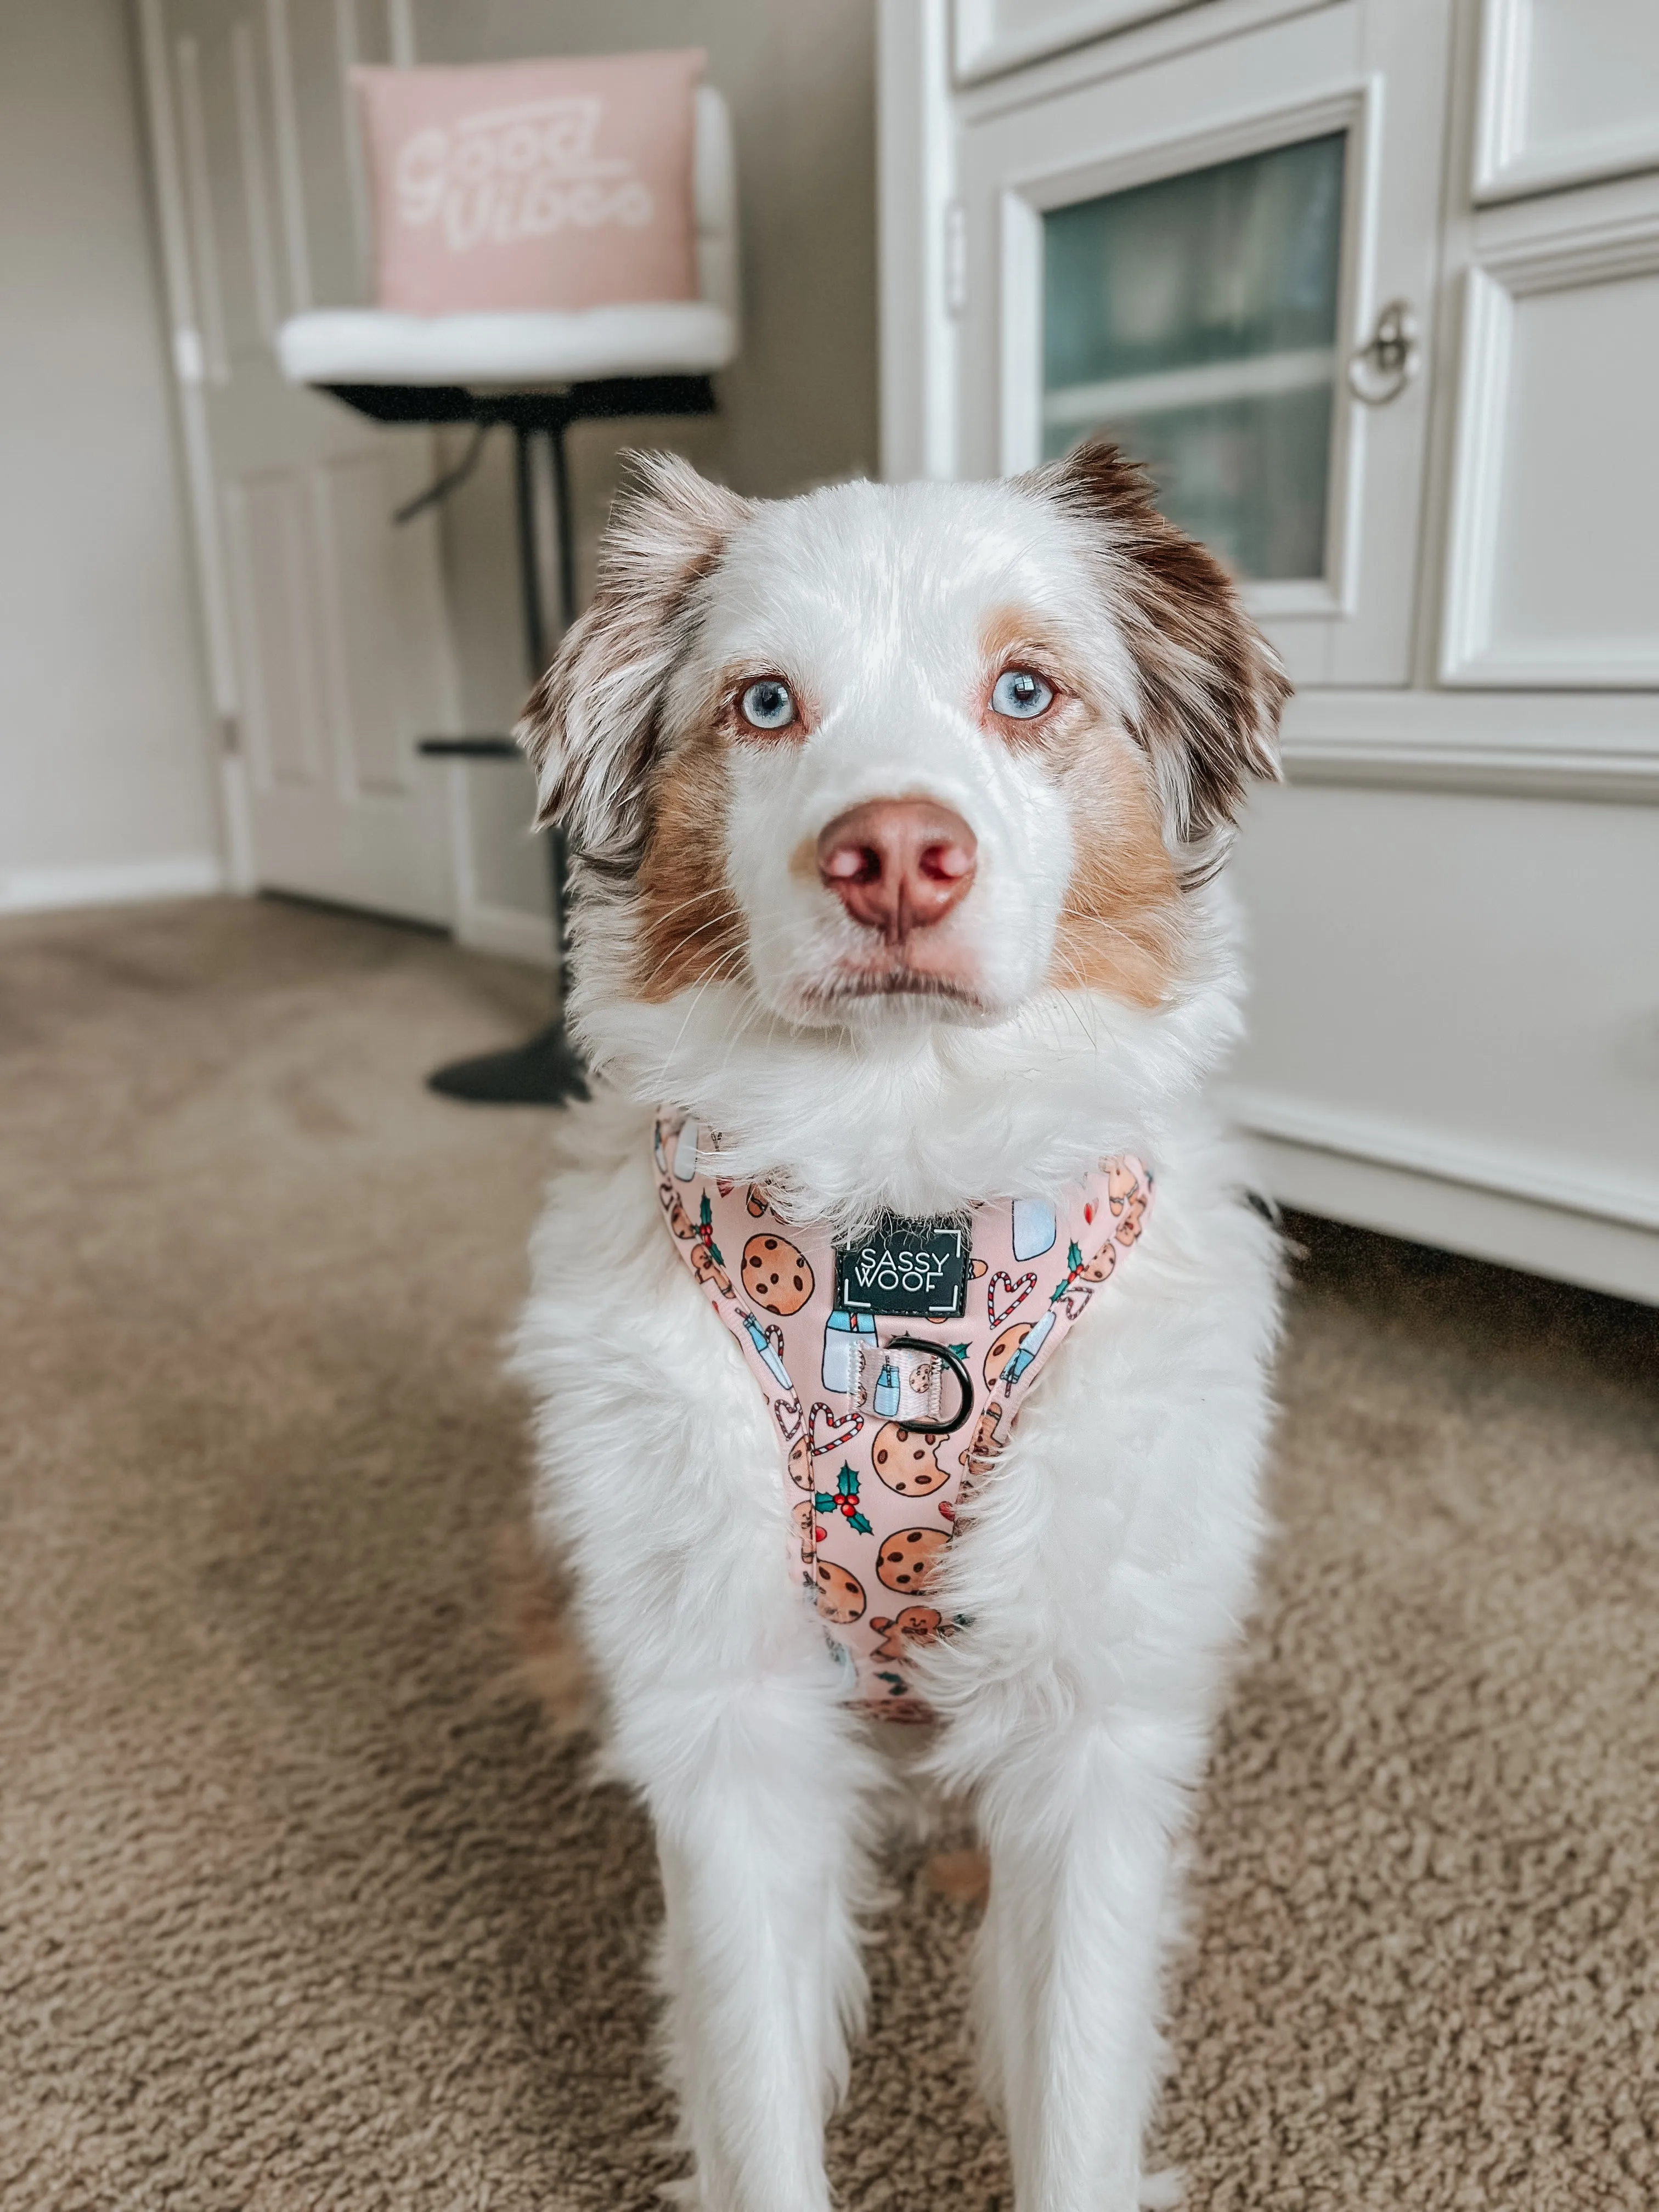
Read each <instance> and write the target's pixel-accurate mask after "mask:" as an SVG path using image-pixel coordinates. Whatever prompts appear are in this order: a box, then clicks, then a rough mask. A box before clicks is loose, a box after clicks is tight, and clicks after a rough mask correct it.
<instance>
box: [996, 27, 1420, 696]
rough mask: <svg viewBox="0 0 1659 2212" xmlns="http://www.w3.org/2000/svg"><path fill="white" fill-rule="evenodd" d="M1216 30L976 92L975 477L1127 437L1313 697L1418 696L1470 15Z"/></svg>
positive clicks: (1113, 47)
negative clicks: (1431, 469)
mask: <svg viewBox="0 0 1659 2212" xmlns="http://www.w3.org/2000/svg"><path fill="white" fill-rule="evenodd" d="M1137 12H1146V13H1150V12H1152V11H1151V10H1146V11H1137ZM1209 13H1210V10H1209V9H1208V8H1200V9H1193V10H1191V11H1189V13H1188V14H1185V15H1182V17H1181V18H1180V21H1181V23H1182V25H1183V26H1186V25H1193V26H1194V28H1193V31H1192V34H1191V42H1189V43H1187V44H1185V45H1183V46H1182V47H1180V48H1179V49H1176V50H1174V51H1170V52H1165V53H1164V56H1163V58H1154V59H1152V60H1148V59H1147V58H1146V52H1145V51H1144V50H1129V49H1125V48H1124V47H1123V45H1122V42H1121V41H1120V40H1105V41H1103V42H1102V43H1101V44H1099V45H1097V46H1091V47H1088V48H1085V49H1084V50H1082V51H1080V52H1077V53H1075V54H1073V55H1071V56H1069V57H1064V58H1060V59H1057V60H1055V61H1053V62H1050V63H1048V64H1046V65H1045V67H1044V68H1043V69H1042V71H1041V72H1040V74H1039V73H1033V72H1018V71H1016V72H1013V73H1011V74H1010V75H1008V76H1003V77H1001V78H997V79H992V80H988V81H987V82H981V83H980V84H978V85H976V86H975V87H973V88H970V89H969V90H967V91H966V92H964V93H963V94H962V95H961V97H960V99H959V100H958V102H957V125H956V136H957V144H956V148H955V153H956V173H957V189H958V191H959V193H960V197H961V210H962V213H961V221H962V224H963V239H962V254H963V259H962V264H961V269H962V278H961V303H962V313H963V324H962V329H961V335H960V342H959V343H958V345H957V349H956V357H957V362H958V364H959V366H958V369H957V375H958V380H959V383H958V395H957V406H958V420H959V422H960V425H961V430H960V436H961V447H962V450H961V453H960V457H959V467H960V471H961V473H963V474H964V475H968V476H976V475H981V474H986V475H988V474H994V473H996V472H999V471H1009V470H1014V469H1021V468H1027V467H1030V465H1033V464H1034V463H1035V462H1036V461H1037V460H1039V459H1042V458H1043V457H1044V456H1047V455H1052V454H1056V453H1064V452H1065V451H1066V448H1067V447H1069V446H1071V445H1073V444H1074V443H1075V442H1076V441H1077V440H1078V439H1079V438H1080V437H1082V436H1084V435H1087V434H1088V433H1090V432H1093V431H1102V432H1104V433H1106V434H1107V435H1112V436H1114V437H1115V438H1116V439H1117V440H1118V441H1119V442H1120V443H1121V445H1123V446H1124V447H1126V448H1127V450H1128V451H1129V452H1130V453H1133V454H1134V455H1136V456H1137V457H1138V458H1139V459H1145V460H1146V461H1147V462H1148V463H1149V464H1150V465H1152V469H1153V471H1154V474H1155V477H1157V480H1158V487H1159V493H1160V498H1161V502H1162V504H1163V505H1164V507H1165V508H1166V510H1167V511H1168V512H1169V513H1170V514H1171V516H1172V517H1173V518H1174V519H1175V520H1177V521H1178V522H1180V523H1182V525H1183V526H1185V527H1187V528H1188V529H1189V530H1190V531H1191V532H1193V534H1194V536H1196V537H1199V538H1204V539H1206V541H1207V542H1208V543H1209V544H1212V545H1213V546H1214V547H1215V548H1216V550H1218V551H1219V552H1220V553H1221V554H1222V555H1223V556H1225V558H1227V559H1228V560H1229V561H1230V562H1231V564H1232V566H1233V567H1234V568H1235V569H1236V570H1237V572H1238V573H1239V574H1240V575H1241V576H1242V577H1243V579H1244V580H1245V582H1246V586H1247V590H1246V597H1247V599H1248V600H1249V605H1250V606H1251V609H1252V611H1253V612H1255V614H1256V616H1257V617H1258V618H1259V619H1260V620H1261V622H1262V623H1263V625H1264V627H1265V628H1266V629H1267V630H1268V632H1269V634H1270V635H1272V637H1273V640H1274V641H1275V643H1276V644H1277V645H1278V646H1279V648H1280V650H1281V651H1282V652H1283V653H1284V655H1285V660H1286V662H1287V664H1288V665H1289V667H1290V670H1291V675H1292V677H1293V678H1295V680H1296V681H1297V683H1298V684H1303V685H1308V684H1372V685H1376V684H1403V683H1405V682H1406V681H1407V678H1408V677H1409V674H1410V667H1411V649H1412V623H1413V614H1414V597H1415V593H1414V579H1415V574H1416V554H1417V545H1418V538H1419V524H1420V504H1421V499H1422V488H1423V478H1424V460H1425V439H1426V435H1427V426H1428V405H1427V395H1426V389H1425V386H1426V379H1425V376H1424V375H1423V374H1420V373H1419V364H1420V363H1421V362H1424V361H1425V360H1426V359H1427V358H1428V349H1429V346H1430V343H1431V336H1432V333H1431V330H1430V328H1429V324H1430V321H1431V316H1432V313H1433V309H1434V302H1435V288H1436V275H1437V221H1438V215H1439V207H1440V173H1441V167H1442V158H1443V157H1442V141H1443V135H1444V131H1443V108H1444V101H1445V87H1446V82H1447V59H1448V55H1447V49H1448V40H1449V27H1450V26H1449V0H1345V4H1340V5H1335V6H1328V7H1321V8H1315V9H1305V8H1304V9H1289V8H1287V9H1285V12H1284V14H1283V15H1282V17H1281V18H1279V19H1277V20H1269V21H1267V22H1265V23H1259V27H1256V28H1255V29H1252V30H1248V31H1243V32H1239V33H1236V34H1235V35H1232V36H1230V37H1219V36H1218V37H1213V38H1211V39H1209V40H1202V39H1200V38H1199V36H1198V30H1199V28H1200V27H1201V26H1198V24H1197V19H1198V18H1200V17H1201V16H1205V15H1209ZM1232 20H1233V21H1237V20H1238V18H1237V15H1236V14H1235V15H1233V18H1232ZM1258 21H1259V19H1258ZM1218 27H1219V26H1218ZM1395 303H1399V309H1398V312H1397V313H1395V314H1394V315H1392V316H1390V315H1389V309H1390V307H1394V306H1395ZM1379 330H1380V332H1381V337H1380V341H1379V342H1378V343H1375V344H1374V343H1373V341H1374V340H1377V339H1378V333H1379ZM1368 349H1369V350H1368Z"/></svg>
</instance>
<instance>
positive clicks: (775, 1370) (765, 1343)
mask: <svg viewBox="0 0 1659 2212" xmlns="http://www.w3.org/2000/svg"><path fill="white" fill-rule="evenodd" d="M739 1319H740V1320H741V1321H742V1322H743V1326H744V1333H745V1334H746V1335H747V1336H748V1339H749V1341H750V1344H752V1345H753V1346H754V1347H755V1350H756V1352H757V1354H758V1356H759V1357H760V1358H762V1359H763V1360H764V1361H765V1363H766V1366H767V1370H768V1372H769V1374H772V1375H774V1376H776V1378H777V1380H778V1381H779V1382H780V1383H781V1384H782V1386H783V1388H784V1389H786V1390H793V1389H794V1387H795V1386H794V1384H793V1383H792V1382H791V1381H790V1380H789V1370H788V1369H787V1367H786V1366H785V1365H784V1364H783V1357H782V1354H781V1352H780V1351H779V1350H778V1347H777V1346H776V1345H775V1344H774V1343H773V1341H772V1339H771V1337H770V1336H769V1334H767V1332H766V1331H765V1330H764V1329H763V1328H762V1327H761V1325H760V1323H759V1322H757V1320H756V1319H755V1316H754V1315H753V1314H751V1313H745V1314H743V1315H740V1316H739ZM777 1334H778V1335H779V1337H780V1339H781V1335H782V1331H781V1330H780V1331H778V1332H777Z"/></svg>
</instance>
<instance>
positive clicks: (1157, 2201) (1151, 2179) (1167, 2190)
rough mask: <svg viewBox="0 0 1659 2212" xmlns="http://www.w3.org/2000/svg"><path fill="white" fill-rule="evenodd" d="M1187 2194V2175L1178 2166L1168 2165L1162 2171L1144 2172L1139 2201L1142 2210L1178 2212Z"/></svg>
mask: <svg viewBox="0 0 1659 2212" xmlns="http://www.w3.org/2000/svg"><path fill="white" fill-rule="evenodd" d="M1186 2194H1187V2177H1186V2175H1185V2174H1184V2173H1183V2172H1182V2170H1181V2168H1180V2167H1179V2166H1165V2167H1164V2171H1163V2172H1162V2173H1143V2174H1142V2176H1141V2177H1140V2193H1139V2197H1138V2199H1137V2202H1138V2203H1139V2205H1140V2208H1141V2212H1176V2206H1177V2205H1179V2204H1180V2203H1181V2201H1182V2197H1185V2195H1186Z"/></svg>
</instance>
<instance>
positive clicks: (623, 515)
mask: <svg viewBox="0 0 1659 2212" xmlns="http://www.w3.org/2000/svg"><path fill="white" fill-rule="evenodd" d="M751 512H752V508H751V507H750V502H749V501H747V500H744V499H739V498H738V495H737V494H736V493H735V492H730V491H727V490H726V489H725V488H724V487H723V486H721V485H720V484H714V483H709V482H708V480H707V478H705V477H700V476H699V475H698V474H697V472H696V470H695V469H694V468H693V467H692V466H691V465H690V462H689V461H683V460H681V459H679V458H678V455H676V454H673V453H646V454H639V455H635V456H634V457H633V471H632V479H631V481H630V482H629V483H628V484H627V485H626V486H625V487H624V489H623V491H622V492H621V493H620V494H619V495H618V497H617V503H616V506H615V507H614V508H613V509H612V512H611V520H610V523H609V525H608V526H607V527H606V530H605V536H604V538H603V539H602V540H601V541H600V545H599V573H598V575H597V578H596V580H595V582H594V587H593V596H592V600H591V601H590V602H589V605H588V607H587V610H586V612H585V613H584V614H583V615H582V617H580V620H579V621H578V622H576V623H574V624H573V626H572V628H571V629H570V631H569V634H568V636H567V637H566V638H565V640H564V641H563V643H562V645H561V646H560V647H559V650H558V653H557V655H556V658H555V659H554V662H553V665H552V666H551V667H550V669H549V670H548V671H547V673H546V674H545V675H544V677H543V678H542V679H541V682H540V683H539V684H538V685H537V686H536V689H535V690H534V691H533V692H532V694H531V697H530V702H529V704H528V706H527V707H526V709H525V713H524V716H523V719H522V720H521V721H520V724H519V726H518V728H517V730H516V731H515V732H514V733H513V734H514V735H515V736H516V738H518V741H519V743H520V745H521V746H522V747H523V748H524V750H525V751H526V754H528V756H529V757H530V762H531V764H532V767H533V768H534V769H535V771H536V789H537V797H538V811H537V817H536V819H537V824H538V827H541V826H544V825H545V824H546V823H550V822H560V823H563V824H564V826H565V828H566V829H567V831H568V835H569V837H570V842H571V845H572V848H573V849H574V851H575V852H576V853H577V854H580V856H581V858H582V859H584V860H587V861H589V862H590V863H592V865H594V866H598V867H599V868H602V869H605V870H608V871H610V872H617V873H625V872H629V871H630V870H631V869H632V867H633V866H635V864H636V862H637V860H638V857H639V854H640V853H641V850H642V849H643V847H644V842H645V837H646V832H647V822H646V818H645V794H646V787H647V779H648V775H649V770H650V766H651V761H652V757H653V754H654V752H655V750H656V745H657V740H658V726H659V719H660V714H661V708H662V696H663V690H664V687H665V684H667V681H668V678H669V676H670V675H671V672H672V671H673V668H674V666H675V664H676V663H677V661H678V659H680V657H681V655H682V654H683V653H684V651H685V649H686V647H687V645H688V643H689V641H690V623H691V620H692V614H693V603H694V602H695V599H696V587H697V586H698V585H699V584H700V583H701V582H702V580H703V579H704V577H706V576H707V575H708V574H710V572H711V571H712V570H713V569H714V568H715V567H716V565H717V564H718V562H719V560H720V553H721V550H722V549H723V548H724V546H725V544H726V540H727V538H729V537H730V536H731V534H732V531H733V530H734V529H736V528H737V527H738V526H739V524H741V523H742V522H743V521H744V519H745V518H746V517H747V516H748V515H749V514H750V513H751Z"/></svg>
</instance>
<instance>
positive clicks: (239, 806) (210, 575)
mask: <svg viewBox="0 0 1659 2212" xmlns="http://www.w3.org/2000/svg"><path fill="white" fill-rule="evenodd" d="M137 21H138V43H139V58H140V66H141V70H142V73H143V91H144V109H145V121H146V124H147V125H148V133H147V135H148V137H149V167H150V176H151V179H152V188H153V195H154V202H155V223H156V231H157V234H158V237H159V240H160V243H161V277H162V289H163V291H164V293H165V295H166V303H167V327H168V335H169V337H170V338H171V341H172V345H171V352H172V361H173V392H174V394H175V397H176V399H177V403H178V408H179V449H180V459H181V462H182V465H183V471H184V488H185V504H186V507H187V508H188V510H189V520H190V539H191V554H192V556H193V566H194V568H195V572H196V604H197V609H198V611H199V620H200V624H201V642H202V657H203V660H204V665H205V667H206V670H207V678H208V690H209V695H210V699H211V701H212V706H213V718H214V722H215V725H216V728H217V731H218V735H219V745H218V770H219V775H218V781H219V828H220V841H221V847H222V858H223V861H224V873H225V884H226V887H227V889H228V890H233V891H240V892H241V893H242V894H243V895H244V896H246V895H248V894H250V893H252V892H253V891H255V890H258V880H259V879H258V867H257V866H256V865H255V861H254V857H253V817H252V805H251V802H250V793H249V790H248V778H247V763H246V760H245V758H244V757H243V753H242V749H241V695H240V686H239V684H238V682H237V676H236V649H235V644H234V637H233V633H232V627H231V615H230V605H229V599H228V592H227V589H226V582H227V575H228V571H227V568H226V565H225V547H224V541H223V536H222V532H221V529H220V518H219V509H218V493H217V488H216V484H215V482H214V476H213V462H212V457H211V453H210V447H209V444H208V422H207V408H206V404H205V400H204V393H203V386H204V384H205V382H206V380H207V356H206V349H205V347H204V343H203V339H202V331H201V323H200V317H199V312H198V309H197V301H196V287H195V281H194V278H193V276H192V275H191V252H190V232H189V217H188V216H187V214H186V212H185V187H184V180H183V179H182V178H181V177H180V175H179V150H178V149H179V137H178V118H177V117H176V115H175V114H174V112H173V85H172V78H171V73H170V71H169V70H168V67H167V31H166V26H165V25H164V23H163V21H162V20H161V0H137Z"/></svg>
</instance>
